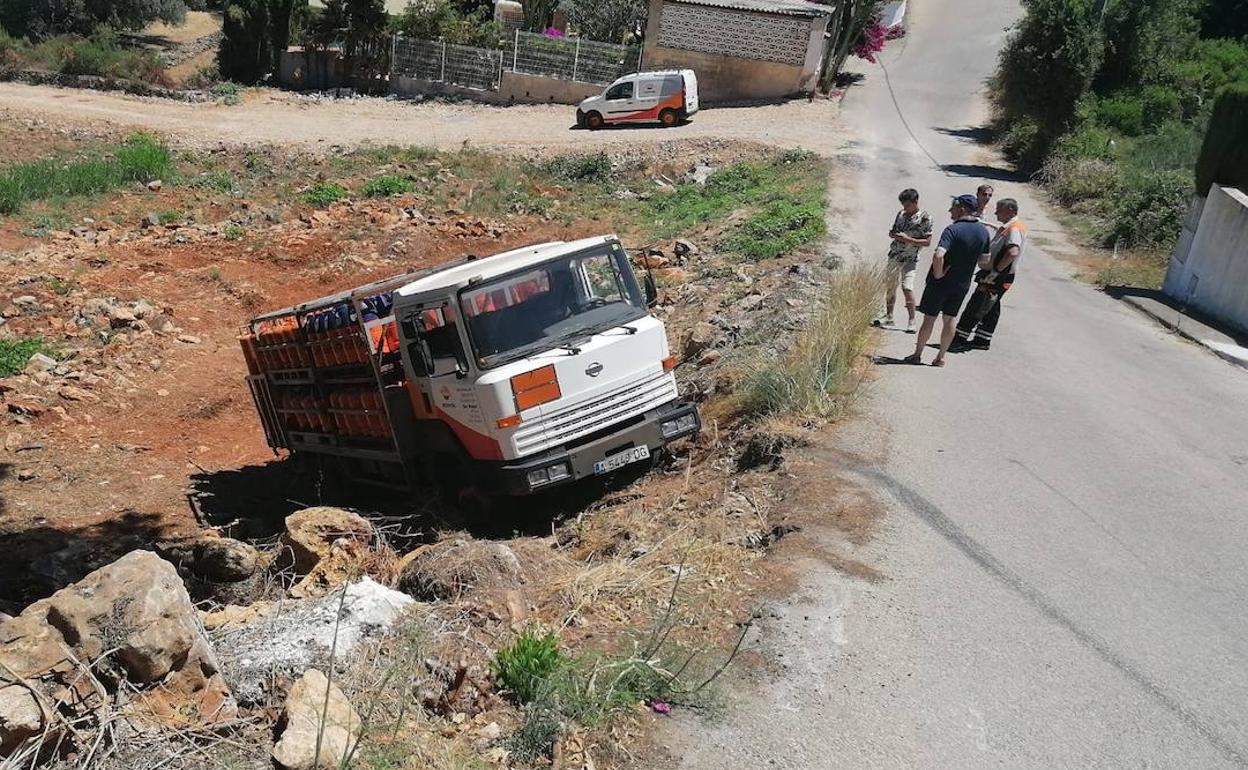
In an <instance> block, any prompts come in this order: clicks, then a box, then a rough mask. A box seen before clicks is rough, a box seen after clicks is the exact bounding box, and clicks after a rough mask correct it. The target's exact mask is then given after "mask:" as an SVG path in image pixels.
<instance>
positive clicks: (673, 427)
mask: <svg viewBox="0 0 1248 770" xmlns="http://www.w3.org/2000/svg"><path fill="white" fill-rule="evenodd" d="M697 427H698V416H697V415H696V414H694V413H693V412H690V413H689V414H683V415H681V416H680V417H677V418H675V419H673V420H664V421H663V422H662V423H661V424H660V425H659V433H661V434H662V435H663V438H671V437H673V436H679V435H680V434H682V433H689V432H690V431H693V430H694V429H696V428H697Z"/></svg>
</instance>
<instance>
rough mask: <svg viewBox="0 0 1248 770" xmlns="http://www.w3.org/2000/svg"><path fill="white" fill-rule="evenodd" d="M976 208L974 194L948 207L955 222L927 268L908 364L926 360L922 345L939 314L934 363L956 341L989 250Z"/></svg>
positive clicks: (942, 358) (941, 363)
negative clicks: (959, 323) (966, 303)
mask: <svg viewBox="0 0 1248 770" xmlns="http://www.w3.org/2000/svg"><path fill="white" fill-rule="evenodd" d="M975 210H976V200H975V196H974V195H959V196H958V197H956V198H954V199H953V203H952V205H950V206H949V216H950V217H951V218H952V219H953V224H951V225H949V226H948V227H946V228H945V231H944V232H943V233H941V234H940V241H939V242H938V243H937V244H936V252H935V253H934V254H932V266H931V268H929V269H928V271H927V282H926V284H925V285H924V286H923V299H922V300H920V301H919V312H920V313H922V314H923V324H922V325H921V326H920V327H919V334H918V337H917V338H916V339H915V346H914V354H913V355H910V356H907V357H906V358H905V361H906V363H908V364H921V363H923V348H924V347H925V346H926V345H927V341H928V339H929V338H931V336H932V329H933V328H934V327H935V326H936V316H938V315H943V316H944V319H943V325H942V326H941V330H940V352H939V353H937V354H936V358H935V360H933V361H932V366H944V365H945V353H947V352H948V351H949V345H950V343H952V342H953V335H954V332H955V331H956V328H957V327H956V325H955V324H956V322H957V320H958V311H959V310H961V309H962V300H964V299H966V293H967V292H968V291H970V289H971V277H972V276H973V275H974V274H975V268H976V266H977V265H978V263H979V260H980V258H981V257H983V256H984V255H986V254H987V253H988V243H989V238H988V231H987V230H985V229H984V226H983V225H982V224H980V222H979V219H978V218H977V217H976V216H975Z"/></svg>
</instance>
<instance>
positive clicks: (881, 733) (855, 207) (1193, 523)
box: [664, 0, 1248, 770]
mask: <svg viewBox="0 0 1248 770" xmlns="http://www.w3.org/2000/svg"><path fill="white" fill-rule="evenodd" d="M1019 13H1020V11H1019V8H1018V7H1017V6H1016V5H1015V4H1014V3H1011V2H987V1H985V0H977V1H976V2H953V1H952V0H930V2H927V1H925V2H922V3H912V11H911V16H910V34H909V35H908V36H907V38H906V39H905V40H904V41H903V42H902V43H900V44H897V43H894V44H892V45H890V47H889V50H888V51H887V52H886V54H885V56H884V57H883V63H884V66H885V67H887V71H888V74H889V78H888V79H886V78H885V76H884V70H883V69H882V68H881V67H879V66H872V65H867V64H865V63H864V64H862V65H859V66H858V69H860V70H861V71H862V72H864V73H865V74H866V80H865V81H864V82H863V84H862V85H861V86H858V87H855V88H854V89H852V90H851V92H850V93H849V95H848V97H847V98H846V100H845V103H844V114H843V116H842V120H843V122H844V126H838V127H836V128H834V129H832V128H830V131H832V130H835V131H839V132H843V136H840V137H838V139H844V140H846V141H847V142H848V149H847V150H846V152H845V153H843V154H842V156H841V159H842V161H843V173H840V174H837V175H836V177H835V179H836V187H835V192H834V198H835V203H834V207H835V209H836V212H835V213H834V215H833V221H834V229H835V230H838V231H839V232H840V236H841V238H840V240H839V241H838V242H835V243H833V245H832V246H831V248H833V249H834V250H838V251H840V252H841V253H843V254H845V255H846V256H848V257H849V258H850V259H861V260H866V261H874V260H878V259H881V258H882V255H883V254H884V252H885V250H886V247H887V238H886V231H887V228H888V225H889V223H890V222H891V217H892V213H893V211H894V210H895V208H896V195H897V193H898V192H899V191H900V190H901V189H902V188H904V187H910V186H913V187H916V188H918V189H919V191H920V193H921V194H922V195H923V196H924V197H923V200H924V203H925V204H926V206H927V207H928V208H929V211H931V212H932V214H933V216H935V217H937V219H938V221H939V222H942V224H943V222H945V221H947V214H946V213H945V212H946V209H947V207H948V198H947V197H946V196H947V195H949V194H954V193H962V192H973V191H974V188H975V186H976V185H977V184H978V183H979V182H981V181H984V180H987V181H990V182H993V183H995V185H996V189H997V196H998V197H1004V196H1011V197H1015V198H1017V199H1019V201H1020V203H1021V205H1022V214H1023V217H1024V218H1025V219H1026V220H1027V221H1029V222H1030V224H1031V233H1032V241H1031V245H1030V248H1029V250H1028V251H1027V253H1026V255H1025V257H1024V261H1023V264H1022V266H1021V267H1020V276H1019V280H1018V282H1017V283H1016V285H1015V286H1014V288H1013V289H1012V291H1011V292H1010V293H1009V294H1008V295H1007V298H1006V300H1005V303H1004V306H1003V319H1002V322H1001V325H1000V327H999V328H998V331H997V340H996V342H995V343H994V347H993V349H992V350H991V351H988V352H978V351H976V352H970V353H965V354H960V355H956V356H951V357H950V360H949V364H948V366H947V367H945V368H944V369H935V368H932V367H922V368H920V367H912V366H905V365H895V366H881V367H880V368H879V370H878V372H877V374H878V378H877V379H876V381H875V383H874V385H873V387H872V388H871V392H870V393H869V395H868V397H867V399H866V404H865V406H864V411H865V414H863V415H862V416H861V418H860V419H858V420H856V421H853V423H852V424H850V425H847V426H843V428H842V429H841V430H840V431H838V436H837V438H836V439H835V442H836V446H833V447H828V448H826V449H825V450H822V454H821V455H820V456H819V457H817V458H816V461H817V462H821V463H825V464H827V465H828V466H829V467H835V468H837V469H838V472H843V473H845V474H846V475H847V477H848V478H850V479H852V480H854V481H856V482H858V483H860V484H862V485H863V486H865V487H866V488H867V489H868V490H870V492H871V493H872V494H873V495H875V496H876V497H877V499H878V500H879V501H880V502H881V504H882V505H883V506H884V509H885V513H884V514H883V517H882V521H881V524H880V529H879V532H878V535H877V537H876V538H875V540H874V542H873V543H872V544H870V545H868V546H866V547H863V548H857V549H854V548H849V547H848V546H847V545H846V544H845V543H843V542H840V539H838V538H837V536H836V535H835V534H832V533H825V534H824V535H821V537H825V538H826V539H827V542H824V543H819V542H815V543H810V544H808V545H810V546H811V548H812V549H813V551H815V552H817V551H819V550H820V549H821V548H823V549H826V550H828V551H836V552H838V553H840V554H841V555H843V556H844V555H848V556H851V557H852V558H856V559H859V560H862V561H865V562H868V563H870V564H872V565H873V566H875V567H877V568H878V569H880V570H882V571H883V572H884V574H885V575H886V578H885V579H884V580H883V581H879V582H875V583H870V582H866V581H863V580H860V579H857V578H853V577H850V576H847V575H845V574H842V573H841V572H838V571H836V570H835V569H834V568H833V567H831V566H828V561H827V560H824V559H819V558H814V557H811V558H806V559H804V560H803V561H802V562H800V563H799V564H798V565H797V567H798V571H799V573H800V574H801V575H802V578H801V588H800V590H799V591H798V592H797V594H796V595H795V596H794V598H793V599H792V600H791V602H789V603H787V604H785V605H784V606H780V607H776V608H774V611H773V612H772V614H771V616H770V617H768V618H767V619H766V621H765V622H764V623H763V631H762V636H761V638H760V640H759V641H758V642H757V644H758V645H759V646H760V647H761V648H762V649H764V650H765V651H766V652H768V653H770V654H771V655H772V656H773V657H775V658H777V659H779V660H780V662H781V667H782V668H781V670H780V673H778V674H775V675H772V674H763V675H760V676H758V677H757V681H755V682H753V688H752V689H753V693H754V694H753V695H752V696H750V697H749V698H747V700H746V702H745V703H744V704H741V706H740V707H739V708H737V709H735V710H734V712H733V713H732V715H731V716H729V717H728V718H727V720H726V721H724V722H722V723H720V724H717V725H712V726H709V727H708V726H707V725H706V724H704V723H702V722H700V721H697V720H694V719H692V718H688V717H686V718H679V717H678V718H677V719H675V720H673V721H672V722H671V723H669V725H670V729H668V730H666V731H664V742H665V743H666V745H667V746H668V747H669V749H670V750H671V752H672V753H673V754H675V755H676V756H678V757H681V759H680V760H679V761H678V762H677V765H678V766H679V767H681V768H687V769H688V770H712V769H715V770H718V769H721V768H722V769H723V770H728V769H730V768H731V769H733V770H736V769H738V768H760V767H782V768H795V769H796V768H802V769H806V768H904V767H921V768H979V767H1006V768H1094V767H1106V768H1126V767H1132V768H1143V767H1151V768H1221V767H1240V766H1245V765H1248V606H1246V601H1245V597H1248V556H1246V554H1248V527H1246V526H1245V524H1246V523H1248V521H1246V520H1248V375H1246V374H1245V372H1244V371H1243V370H1242V369H1238V368H1236V367H1233V366H1230V365H1228V364H1226V363H1224V362H1223V361H1221V360H1219V359H1217V358H1215V357H1214V356H1212V355H1211V354H1209V353H1207V352H1205V351H1204V350H1202V349H1200V348H1197V347H1195V346H1193V345H1190V344H1188V343H1185V342H1183V341H1181V340H1180V339H1179V338H1177V337H1175V336H1173V335H1170V334H1167V333H1164V332H1162V331H1160V330H1158V329H1157V328H1156V327H1154V326H1153V325H1152V324H1151V323H1150V322H1149V321H1147V320H1146V319H1144V318H1143V317H1142V316H1140V315H1138V314H1137V313H1135V312H1134V311H1132V310H1130V309H1128V308H1126V307H1125V306H1123V305H1121V304H1120V303H1117V302H1116V301H1114V300H1113V299H1111V298H1109V297H1107V296H1105V295H1103V294H1101V293H1098V292H1096V291H1094V290H1092V289H1091V288H1089V287H1087V286H1085V285H1082V284H1079V283H1076V282H1075V281H1073V280H1072V279H1071V277H1070V268H1069V267H1067V266H1065V265H1064V264H1062V263H1060V262H1058V261H1057V260H1056V259H1055V258H1054V257H1053V254H1054V253H1055V252H1057V251H1059V250H1062V249H1068V248H1069V246H1068V245H1067V243H1066V241H1065V239H1064V237H1063V235H1062V233H1061V231H1060V228H1058V227H1057V226H1056V225H1055V224H1054V223H1053V222H1052V221H1051V220H1050V219H1049V218H1048V217H1047V216H1045V214H1044V211H1043V208H1042V206H1041V204H1040V203H1039V202H1038V201H1037V200H1036V199H1035V196H1034V195H1033V194H1032V191H1031V190H1030V189H1029V188H1028V187H1027V186H1026V185H1023V184H1019V183H1017V182H1014V181H1011V178H1012V177H1011V176H1010V175H1009V173H1008V172H1007V171H1005V166H1004V164H1003V163H1001V162H1000V160H999V159H994V157H993V156H992V155H991V154H990V153H988V152H985V151H984V149H983V148H982V147H980V146H978V145H976V144H975V142H974V138H975V136H976V133H975V132H974V131H973V130H971V129H974V128H975V127H977V126H980V125H982V124H983V123H984V120H985V115H986V109H985V104H984V100H983V94H984V88H985V87H984V79H985V77H986V76H987V74H988V73H989V72H990V71H991V69H992V66H993V64H994V62H995V59H996V51H997V50H998V49H999V47H1000V45H1001V42H1002V41H1003V39H1004V34H1003V29H1004V28H1005V27H1006V26H1007V25H1008V24H1009V23H1010V22H1011V21H1013V20H1014V19H1015V18H1016V17H1017V15H1018V14H1019ZM890 79H891V83H892V86H893V90H894V92H895V95H896V104H894V100H893V96H892V94H890V91H889V88H888V80H890ZM903 116H904V121H903ZM907 125H908V126H909V130H907ZM910 131H913V135H914V136H913V137H912V136H911V134H910ZM920 144H921V147H920ZM925 151H926V152H925ZM928 153H930V155H931V156H932V158H935V161H936V162H938V163H940V164H942V165H943V166H944V168H943V169H942V168H939V167H937V166H935V165H934V163H933V160H932V158H929V156H928ZM929 257H930V251H929V252H926V253H925V255H924V260H923V264H921V267H920V269H921V270H925V269H926V261H927V259H928V258H929ZM900 315H901V312H900V308H899V316H900ZM912 345H913V337H911V336H909V335H906V334H904V333H902V332H888V333H885V335H884V340H883V344H882V349H881V353H882V354H883V355H884V356H893V357H896V358H900V357H901V356H904V355H905V354H907V353H909V352H910V351H911V346H912ZM927 357H928V359H929V360H930V358H931V357H932V353H931V352H929V353H928V355H927ZM808 536H809V535H808ZM847 548H848V550H847Z"/></svg>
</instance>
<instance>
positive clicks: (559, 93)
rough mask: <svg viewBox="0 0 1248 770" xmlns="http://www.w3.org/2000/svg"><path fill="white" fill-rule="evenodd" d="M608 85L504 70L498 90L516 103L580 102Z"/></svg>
mask: <svg viewBox="0 0 1248 770" xmlns="http://www.w3.org/2000/svg"><path fill="white" fill-rule="evenodd" d="M604 90H606V86H600V85H596V84H594V83H581V82H579V81H576V80H556V79H554V78H544V77H541V76H540V75H525V74H523V73H520V72H503V82H502V85H501V86H500V87H499V89H498V92H499V94H501V95H502V96H503V97H504V98H505V99H507V100H508V101H509V102H513V103H516V104H546V103H549V102H553V103H555V104H580V103H581V100H582V99H585V98H586V97H588V96H596V95H597V94H600V93H602V92H603V91H604Z"/></svg>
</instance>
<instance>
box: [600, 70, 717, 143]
mask: <svg viewBox="0 0 1248 770" xmlns="http://www.w3.org/2000/svg"><path fill="white" fill-rule="evenodd" d="M697 111H698V76H697V75H695V74H694V72H693V70H664V71H661V72H638V73H636V74H633V75H625V76H624V77H622V78H620V79H619V80H617V81H615V82H614V83H612V84H611V85H610V86H608V87H607V90H606V91H603V92H602V93H601V94H599V95H598V96H591V97H589V98H588V99H586V100H584V101H582V102H581V105H580V107H578V108H577V110H576V125H578V126H581V127H583V128H589V129H591V130H592V129H596V128H602V127H603V126H605V125H608V124H611V123H641V122H654V121H657V122H659V123H662V124H663V125H664V126H674V125H676V124H678V123H680V122H682V121H685V120H688V119H689V118H691V117H693V114H694V113H695V112H697Z"/></svg>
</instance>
